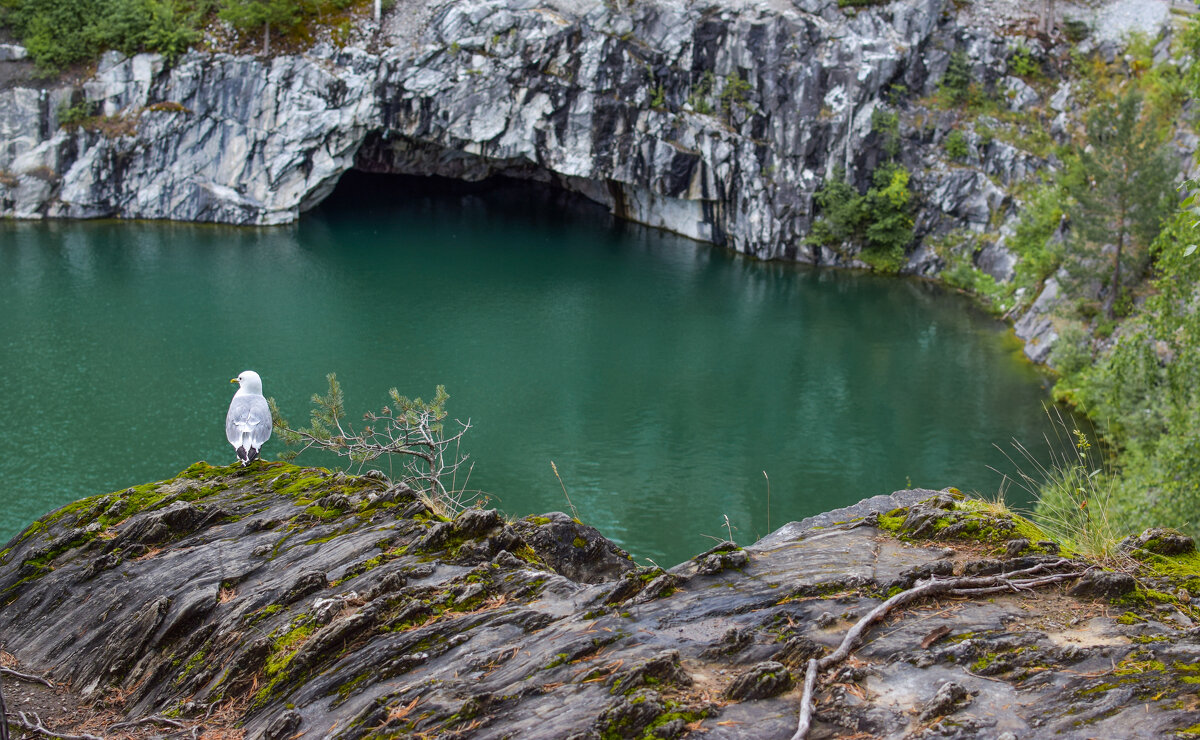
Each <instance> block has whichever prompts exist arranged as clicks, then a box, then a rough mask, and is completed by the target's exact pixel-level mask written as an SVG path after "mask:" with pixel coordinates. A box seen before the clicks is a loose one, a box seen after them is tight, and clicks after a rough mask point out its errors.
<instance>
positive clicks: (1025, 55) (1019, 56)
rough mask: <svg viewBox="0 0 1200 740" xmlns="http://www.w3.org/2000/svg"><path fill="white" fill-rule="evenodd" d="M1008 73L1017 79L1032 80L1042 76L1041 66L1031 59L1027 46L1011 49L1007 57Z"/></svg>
mask: <svg viewBox="0 0 1200 740" xmlns="http://www.w3.org/2000/svg"><path fill="white" fill-rule="evenodd" d="M1008 71H1009V72H1010V73H1011V74H1014V75H1016V76H1017V77H1023V78H1025V79H1027V80H1028V79H1034V78H1037V77H1040V76H1041V74H1042V65H1041V64H1039V63H1038V61H1037V60H1036V59H1034V58H1033V52H1032V51H1030V49H1029V47H1028V46H1025V45H1023V44H1022V45H1019V46H1016V47H1014V48H1013V50H1012V54H1011V55H1010V56H1009V57H1008Z"/></svg>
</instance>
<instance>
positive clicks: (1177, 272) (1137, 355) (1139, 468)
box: [1055, 211, 1200, 535]
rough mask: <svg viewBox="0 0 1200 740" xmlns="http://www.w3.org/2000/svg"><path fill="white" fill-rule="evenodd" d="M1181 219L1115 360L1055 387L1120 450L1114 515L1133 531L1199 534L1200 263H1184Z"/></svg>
mask: <svg viewBox="0 0 1200 740" xmlns="http://www.w3.org/2000/svg"><path fill="white" fill-rule="evenodd" d="M1190 221H1191V217H1190V216H1189V215H1188V214H1187V213H1186V212H1183V211H1180V212H1179V213H1178V214H1177V216H1176V218H1175V219H1174V220H1173V221H1172V222H1171V224H1169V226H1168V227H1167V228H1165V229H1164V230H1163V232H1162V234H1161V235H1160V236H1159V238H1158V239H1157V240H1156V242H1155V244H1154V246H1153V253H1154V255H1155V257H1156V265H1157V277H1156V279H1155V280H1154V282H1153V286H1152V287H1153V288H1154V290H1155V292H1154V293H1153V294H1152V295H1150V296H1149V297H1148V298H1147V299H1146V301H1145V304H1144V306H1143V307H1142V309H1141V311H1140V312H1139V313H1138V314H1137V316H1136V317H1134V318H1133V319H1130V320H1128V321H1126V324H1125V326H1124V328H1123V329H1122V330H1121V331H1120V332H1118V334H1117V335H1116V336H1115V338H1114V343H1113V346H1112V348H1111V350H1109V351H1108V352H1107V353H1105V354H1104V355H1102V356H1101V357H1100V358H1098V359H1097V361H1096V362H1095V363H1094V364H1091V365H1086V366H1083V367H1081V368H1079V369H1078V370H1077V371H1076V372H1072V373H1065V374H1064V376H1063V377H1062V379H1060V380H1059V382H1058V384H1057V385H1056V387H1055V394H1056V395H1058V396H1059V397H1064V398H1070V399H1071V400H1072V401H1074V402H1075V403H1077V404H1079V405H1080V406H1081V407H1082V408H1084V409H1086V410H1087V411H1088V413H1089V414H1090V415H1091V416H1092V417H1093V418H1095V419H1097V420H1098V422H1100V423H1101V424H1102V425H1103V429H1104V432H1105V435H1106V439H1107V440H1108V441H1109V443H1110V444H1111V445H1113V446H1114V447H1116V448H1118V450H1119V451H1120V453H1121V454H1120V456H1119V460H1120V462H1121V465H1122V468H1121V471H1120V479H1119V481H1118V485H1117V489H1116V492H1115V495H1114V507H1113V508H1114V512H1115V514H1116V516H1117V518H1118V519H1119V521H1120V522H1121V523H1122V525H1123V526H1124V527H1125V528H1126V529H1129V530H1134V529H1138V528H1141V527H1144V526H1150V525H1156V526H1163V525H1166V526H1175V527H1179V528H1181V529H1186V530H1187V531H1189V532H1190V533H1191V534H1193V535H1198V534H1200V526H1198V525H1200V522H1197V520H1196V512H1197V511H1200V387H1198V386H1197V384H1196V378H1197V377H1200V313H1198V312H1197V306H1198V305H1200V288H1198V287H1197V286H1200V260H1197V259H1196V258H1194V257H1189V256H1186V255H1184V250H1183V249H1182V247H1181V244H1184V243H1186V242H1187V241H1188V240H1189V239H1190V238H1191V237H1192V235H1191V233H1190V231H1191V228H1190Z"/></svg>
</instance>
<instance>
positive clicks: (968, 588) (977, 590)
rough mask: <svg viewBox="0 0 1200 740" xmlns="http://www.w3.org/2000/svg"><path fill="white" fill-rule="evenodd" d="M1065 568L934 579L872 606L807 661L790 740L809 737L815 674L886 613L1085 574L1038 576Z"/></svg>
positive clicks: (1058, 563)
mask: <svg viewBox="0 0 1200 740" xmlns="http://www.w3.org/2000/svg"><path fill="white" fill-rule="evenodd" d="M1068 565H1073V563H1071V561H1069V560H1067V559H1066V558H1059V559H1058V560H1054V561H1050V562H1044V563H1038V564H1037V565H1034V566H1031V567H1029V568H1022V569H1020V570H1014V571H1009V572H1008V573H999V574H997V575H992V576H962V577H958V578H936V577H934V578H931V579H929V580H927V581H919V582H918V583H917V584H916V585H914V586H913V587H912V588H910V589H908V590H907V591H901V592H900V593H898V594H896V595H895V596H893V597H892V598H890V599H888V600H887V601H885V602H883V603H882V604H880V605H879V606H877V607H875V608H874V609H872V610H871V611H870V612H868V613H867V615H866V616H865V617H863V618H862V619H860V620H858V622H857V623H855V625H854V626H853V627H851V628H850V630H849V631H848V632H846V636H845V637H844V638H842V643H841V644H840V645H838V647H837V649H836V650H834V651H833V652H832V653H830V654H829V655H826V656H825V657H824V658H821V659H820V660H818V659H816V658H812V659H810V660H809V661H808V667H807V668H806V669H805V672H804V693H803V695H802V696H801V699H800V721H799V722H798V723H797V726H796V733H795V734H794V735H792V738H791V740H804V738H806V737H807V736H808V731H809V728H810V726H811V725H812V715H813V708H814V707H813V690H814V689H815V687H816V683H817V674H819V673H820V672H821V671H824V670H827V669H828V668H830V667H831V666H834V665H837V664H838V663H841V662H842V661H843V660H845V659H846V658H848V657H850V653H851V651H853V650H854V648H856V647H857V646H858V644H859V643H860V642H862V638H863V633H864V632H866V631H867V629H868V628H869V627H870V626H871V625H873V624H875V623H876V622H878V621H880V620H881V619H883V618H884V617H886V616H887V615H888V612H890V611H892V610H893V609H898V608H899V607H902V606H904V605H905V604H908V603H910V602H912V601H916V600H917V599H920V598H923V597H927V596H934V595H946V596H978V595H980V594H991V593H1000V592H1004V591H1011V592H1016V593H1021V592H1022V591H1030V590H1032V589H1034V588H1036V587H1038V586H1044V585H1047V584H1050V583H1057V582H1059V581H1065V580H1069V579H1073V578H1079V577H1080V576H1081V575H1083V573H1084V571H1082V570H1072V571H1069V572H1066V573H1055V574H1051V575H1040V576H1039V575H1038V574H1041V573H1045V572H1046V571H1050V570H1055V569H1057V568H1061V567H1063V566H1068ZM1035 576H1036V577H1035Z"/></svg>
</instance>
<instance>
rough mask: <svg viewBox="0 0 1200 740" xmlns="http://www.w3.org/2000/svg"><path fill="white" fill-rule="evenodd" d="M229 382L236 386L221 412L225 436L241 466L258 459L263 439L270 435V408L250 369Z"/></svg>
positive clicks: (264, 440) (259, 381) (260, 384)
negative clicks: (223, 414) (223, 413)
mask: <svg viewBox="0 0 1200 740" xmlns="http://www.w3.org/2000/svg"><path fill="white" fill-rule="evenodd" d="M229 382H230V383H237V384H238V386H239V387H238V390H237V393H234V394H233V400H232V401H230V402H229V413H228V414H226V415H225V438H226V439H228V440H229V444H231V445H233V448H234V449H235V450H237V458H238V460H239V461H240V462H241V463H242V465H245V464H247V463H249V462H250V461H252V460H255V459H256V458H258V451H259V449H261V448H262V445H263V442H266V441H267V440H268V439H270V438H271V407H270V406H268V405H267V399H265V398H263V394H262V378H260V377H258V373H256V372H254V371H253V370H246V371H244V372H243V373H242V374H241V375H239V376H237V377H236V378H234V379H233V380H231V381H229Z"/></svg>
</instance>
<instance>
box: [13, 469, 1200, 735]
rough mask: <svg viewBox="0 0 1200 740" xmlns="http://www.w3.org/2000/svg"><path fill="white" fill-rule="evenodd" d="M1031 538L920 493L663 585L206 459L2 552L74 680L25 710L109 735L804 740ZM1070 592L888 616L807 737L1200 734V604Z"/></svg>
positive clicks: (859, 677) (579, 550) (550, 522)
mask: <svg viewBox="0 0 1200 740" xmlns="http://www.w3.org/2000/svg"><path fill="white" fill-rule="evenodd" d="M864 517H865V518H864ZM1026 529H1027V524H1026V523H1024V522H1023V521H1022V520H1014V519H1012V518H1011V517H1009V516H1008V515H1006V514H1003V513H992V512H989V511H987V510H986V509H985V508H984V507H981V506H977V505H973V504H971V503H970V502H962V501H957V502H956V501H955V500H954V499H953V498H952V497H951V496H949V495H947V494H945V493H942V494H937V493H936V492H933V491H924V490H916V491H901V492H897V493H894V494H892V495H890V496H877V497H875V498H873V499H868V500H866V501H863V502H861V503H860V504H857V505H856V506H854V507H850V508H849V509H845V510H841V511H840V512H832V513H830V514H827V515H822V516H821V517H815V518H813V519H809V520H805V521H804V522H800V523H793V524H789V525H787V526H785V527H784V528H782V529H780V530H779V531H777V532H775V533H774V534H772V535H770V536H768V537H767V538H765V539H763V540H761V541H760V542H758V543H757V544H755V545H753V546H751V547H747V548H744V549H742V548H739V547H737V546H736V545H733V544H732V543H727V544H725V545H722V546H719V547H717V548H714V550H712V551H710V552H708V553H704V554H702V555H700V556H697V557H696V558H694V559H693V560H690V561H688V562H686V563H683V564H681V565H679V566H677V567H675V568H673V569H672V570H671V571H668V572H663V571H661V570H658V569H649V568H638V567H636V566H635V565H634V563H633V562H632V561H631V560H630V559H629V558H628V556H627V555H626V554H625V553H624V552H622V551H621V550H620V548H618V547H617V546H616V545H614V544H613V543H611V542H609V541H608V540H606V539H604V538H603V537H602V536H601V535H600V534H599V533H598V532H597V531H596V530H594V529H592V528H590V527H586V526H583V525H581V524H579V523H577V522H574V521H572V520H571V519H569V518H567V517H566V516H564V515H561V514H551V515H547V516H545V517H529V518H527V519H524V520H519V521H515V522H507V521H505V520H504V519H503V517H501V516H500V515H499V514H497V513H496V512H492V511H484V510H470V511H468V512H466V513H464V514H463V515H461V516H460V517H459V518H457V519H456V520H454V521H452V522H449V521H445V520H444V519H442V518H440V517H438V516H437V515H436V514H434V513H433V512H432V511H430V510H429V509H428V508H427V507H426V506H425V505H424V504H423V503H421V502H420V501H418V500H417V499H416V498H414V497H413V496H412V494H411V493H410V492H408V491H407V489H403V488H400V489H396V488H389V486H388V484H387V482H386V481H384V480H382V479H379V478H375V477H369V476H368V477H350V476H346V475H344V474H340V473H330V472H328V471H324V470H314V469H305V468H298V467H294V466H290V465H286V464H283V463H257V464H255V465H252V466H250V467H248V468H246V469H239V468H218V467H212V466H209V465H207V464H204V463H198V464H196V465H194V466H192V467H191V468H188V469H187V470H186V471H184V472H183V473H182V474H180V475H179V476H178V477H177V478H174V479H172V480H169V481H164V482H161V483H156V484H150V485H145V486H140V487H137V488H131V489H129V490H127V491H123V492H118V493H113V494H109V495H106V496H99V497H94V498H91V499H85V500H84V501H81V502H78V503H76V504H72V505H70V506H67V507H64V508H63V509H60V510H59V511H57V512H54V513H53V514H49V515H47V516H46V517H43V518H42V519H41V520H39V521H38V522H36V523H35V524H34V525H32V526H31V527H30V528H29V529H27V530H26V531H25V532H23V533H22V534H21V535H19V536H18V537H17V538H15V539H14V540H13V541H12V542H11V543H9V546H8V548H7V549H5V550H4V551H3V552H2V553H0V568H2V570H0V646H2V647H3V650H4V651H5V652H0V658H3V659H5V660H7V663H8V664H9V665H10V667H11V666H15V667H18V668H19V669H20V670H22V671H25V672H28V673H46V674H47V675H48V676H49V677H50V678H51V679H53V680H54V681H55V682H57V683H59V684H61V688H59V689H58V690H57V691H53V692H52V691H51V690H50V689H44V688H41V687H38V686H36V685H26V684H20V685H15V684H14V683H13V680H12V678H11V677H5V678H4V681H5V693H6V696H7V697H8V699H9V709H10V711H17V710H28V709H34V708H38V707H41V718H42V720H43V721H44V722H45V723H46V724H47V725H48V726H51V727H54V728H55V729H58V730H60V731H67V730H87V731H90V732H93V733H95V734H100V735H108V736H115V735H118V734H120V735H125V736H128V735H139V734H140V735H142V736H148V735H150V734H160V735H161V734H163V733H165V732H171V731H175V732H179V731H182V732H185V733H190V732H191V730H192V728H194V727H197V728H202V729H198V730H197V731H196V732H197V734H199V733H200V732H205V733H215V734H214V735H212V736H214V737H231V736H232V737H236V736H238V735H240V734H242V733H244V736H245V737H248V738H260V737H266V738H290V737H295V736H297V735H304V736H312V737H325V736H328V737H337V738H359V737H364V736H372V737H463V738H466V737H471V738H502V737H512V738H579V739H583V738H642V737H659V738H670V737H684V736H694V737H700V736H702V737H704V738H776V737H777V738H788V737H790V736H791V734H792V732H793V731H794V730H795V725H796V717H797V714H798V710H799V692H798V690H797V689H796V687H795V682H796V679H797V678H798V677H800V676H801V674H802V672H803V666H804V663H805V661H807V659H808V658H810V657H812V656H814V655H819V654H821V653H822V652H825V651H827V650H829V649H830V646H833V645H836V644H837V643H838V642H839V641H840V640H841V637H842V634H843V633H844V632H845V630H846V629H847V627H848V626H849V625H850V624H851V622H852V621H853V620H854V619H855V618H856V616H859V615H862V614H865V613H866V611H867V610H869V609H870V608H871V607H873V606H875V605H876V604H878V603H880V601H881V600H882V599H883V598H886V596H887V595H888V594H889V593H890V592H895V591H897V590H899V589H902V588H906V587H908V586H911V585H912V583H913V582H914V581H915V580H916V579H918V578H922V577H927V576H928V575H930V574H949V573H952V572H955V573H963V572H967V573H985V572H988V571H989V570H991V571H992V572H994V571H995V570H996V569H998V568H1003V567H1004V565H1005V560H1006V559H1007V562H1008V563H1010V564H1019V563H1021V562H1036V560H1037V559H1038V558H1048V557H1050V555H1051V552H1052V551H1053V550H1054V549H1055V546H1054V545H1053V543H1049V542H1040V541H1038V539H1037V538H1036V537H1029V536H1026V535H1027V534H1028V533H1027V531H1026ZM893 530H899V531H900V532H901V533H903V536H900V537H898V536H897V533H896V531H893ZM925 536H931V537H932V538H933V539H914V537H925ZM947 536H957V537H959V538H960V539H958V540H954V541H949V540H947V539H945V538H946V537H947ZM1160 541H1164V538H1162V537H1154V538H1149V539H1146V540H1145V541H1144V542H1142V541H1139V542H1137V543H1134V544H1135V545H1136V546H1139V547H1143V546H1153V544H1154V543H1157V542H1160ZM1184 549H1185V550H1186V549H1187V548H1186V547H1185V548H1184ZM1156 557H1159V556H1156ZM1173 557H1174V559H1173V560H1171V563H1172V564H1173V565H1172V567H1173V568H1175V570H1177V571H1179V572H1184V571H1186V570H1187V568H1189V567H1191V566H1192V565H1193V563H1194V560H1195V558H1196V555H1195V553H1194V552H1191V553H1183V554H1178V553H1175V554H1174V555H1173ZM1183 578H1184V576H1180V577H1179V578H1178V579H1176V580H1179V581H1180V582H1182V581H1181V579H1183ZM1168 581H1169V579H1168V580H1167V581H1163V582H1161V583H1157V584H1154V585H1155V586H1156V587H1157V588H1163V589H1171V588H1173V586H1172V584H1171V583H1170V582H1168ZM1197 583H1200V581H1197ZM1131 588H1133V589H1134V590H1132V591H1131V590H1130V589H1131ZM1072 592H1073V593H1078V594H1080V595H1078V596H1073V595H1071V594H1069V593H1067V592H1066V590H1065V589H1060V590H1050V591H1043V592H1039V593H1036V594H1024V593H1022V594H1012V595H1004V596H1000V597H995V598H990V599H987V600H979V601H971V600H943V601H940V602H933V603H924V604H918V605H916V606H915V607H910V608H908V609H906V610H904V611H903V612H901V613H898V614H896V615H894V616H893V617H892V619H891V621H890V623H889V624H886V625H883V626H881V627H878V628H876V629H875V630H874V631H873V632H872V633H871V634H870V635H869V637H868V641H867V643H866V644H865V645H864V646H863V647H861V648H860V649H859V650H858V651H857V652H856V653H855V655H854V657H853V658H852V659H851V660H850V661H848V662H847V663H845V664H843V665H842V666H841V667H840V668H839V669H838V672H837V673H836V675H834V676H833V677H832V678H830V677H826V680H825V682H824V684H823V688H822V690H821V691H820V693H819V694H818V697H817V700H818V703H817V716H816V717H817V722H816V727H815V730H814V732H813V733H812V734H811V735H810V737H831V736H849V735H855V734H856V733H857V734H858V736H879V737H919V736H937V737H987V738H998V737H1014V738H1026V737H1063V738H1085V737H1124V738H1140V737H1145V738H1161V737H1170V736H1172V735H1175V734H1179V735H1180V736H1188V735H1187V734H1186V733H1189V732H1190V733H1195V732H1196V729H1197V727H1198V726H1200V697H1198V696H1197V688H1198V687H1200V662H1198V661H1200V637H1198V636H1197V634H1196V631H1194V630H1192V629H1191V627H1192V622H1191V616H1190V615H1192V614H1194V613H1195V612H1193V610H1192V604H1191V600H1190V595H1189V594H1188V593H1187V592H1186V591H1183V590H1176V591H1174V592H1173V593H1169V592H1168V591H1161V592H1160V591H1145V590H1143V589H1141V588H1135V584H1134V583H1133V582H1132V581H1131V580H1129V582H1126V579H1123V578H1121V577H1113V578H1107V577H1093V578H1088V579H1087V583H1084V584H1081V585H1076V586H1075V587H1074V588H1073V590H1072ZM1114 599H1118V600H1122V601H1123V603H1122V604H1120V605H1116V604H1114V601H1113V600H1114ZM56 712H57V714H56ZM147 718H155V719H154V720H153V721H149V722H146V723H143V724H139V725H134V726H125V727H122V728H119V729H116V728H114V725H116V724H117V723H119V722H123V721H128V720H139V719H147ZM168 719H169V720H171V721H172V722H174V723H175V724H176V725H178V728H172V727H169V726H167V724H168V723H167V722H166V720H168ZM1005 733H1010V734H1009V735H1005Z"/></svg>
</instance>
